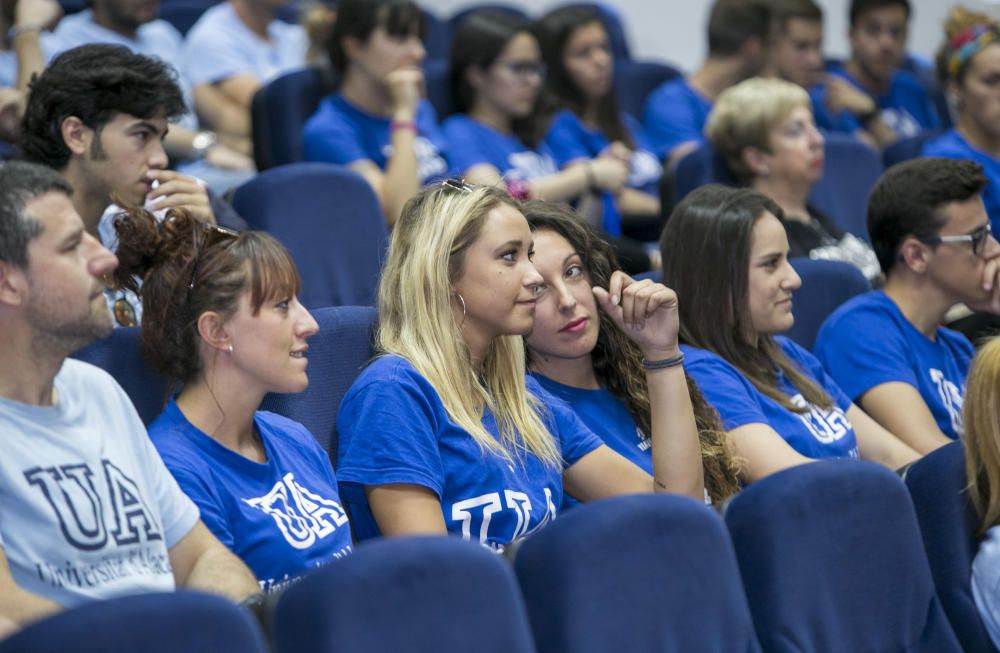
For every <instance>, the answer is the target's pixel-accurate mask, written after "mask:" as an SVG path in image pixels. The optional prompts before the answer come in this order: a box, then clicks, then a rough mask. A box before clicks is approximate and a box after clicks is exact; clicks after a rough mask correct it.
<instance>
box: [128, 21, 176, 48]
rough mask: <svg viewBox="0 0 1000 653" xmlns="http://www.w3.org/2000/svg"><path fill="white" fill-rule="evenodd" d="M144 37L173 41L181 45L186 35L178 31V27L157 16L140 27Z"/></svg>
mask: <svg viewBox="0 0 1000 653" xmlns="http://www.w3.org/2000/svg"><path fill="white" fill-rule="evenodd" d="M139 31H140V33H141V35H142V37H143V38H147V39H156V40H157V41H171V42H173V43H176V44H177V46H178V47H179V46H180V45H181V44H183V42H184V37H183V36H181V33H180V32H178V31H177V28H176V27H174V26H173V25H171V24H170V23H168V22H167V21H165V20H163V19H162V18H157V19H156V20H154V21H150V22H148V23H146V24H145V25H142V26H141V27H140V28H139Z"/></svg>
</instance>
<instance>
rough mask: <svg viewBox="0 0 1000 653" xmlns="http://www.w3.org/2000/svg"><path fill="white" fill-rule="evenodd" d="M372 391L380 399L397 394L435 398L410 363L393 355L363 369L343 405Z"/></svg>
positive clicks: (379, 359)
mask: <svg viewBox="0 0 1000 653" xmlns="http://www.w3.org/2000/svg"><path fill="white" fill-rule="evenodd" d="M373 390H374V391H377V392H378V393H379V395H380V396H382V397H389V396H393V395H399V394H408V395H419V396H426V395H429V394H432V395H434V396H435V397H436V396H437V393H436V391H435V390H434V388H433V386H431V384H430V382H428V381H427V379H425V378H424V376H423V375H422V374H421V373H420V372H418V371H417V368H415V367H414V366H413V364H412V363H411V362H410V361H408V360H406V359H405V358H403V357H402V356H396V355H393V354H387V355H384V356H379V357H378V358H376V359H375V360H373V361H372V362H371V363H370V364H369V365H368V366H367V367H366V368H365V369H363V370H362V371H361V374H359V375H358V378H357V379H355V381H354V383H353V384H352V385H351V387H350V389H349V390H348V391H347V394H346V395H345V396H344V403H345V404H347V403H349V400H350V399H353V398H355V397H357V396H358V395H360V394H364V393H367V392H371V391H373Z"/></svg>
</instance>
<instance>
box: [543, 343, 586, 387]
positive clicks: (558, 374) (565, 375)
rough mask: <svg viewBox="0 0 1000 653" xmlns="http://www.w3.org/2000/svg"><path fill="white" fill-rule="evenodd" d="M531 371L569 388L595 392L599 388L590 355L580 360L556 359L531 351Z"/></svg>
mask: <svg viewBox="0 0 1000 653" xmlns="http://www.w3.org/2000/svg"><path fill="white" fill-rule="evenodd" d="M531 370H532V371H533V372H537V373H539V374H541V375H542V376H544V377H546V378H549V379H552V380H553V381H555V382H556V383H561V384H563V385H568V386H570V387H571V388H582V389H584V390H597V389H599V388H600V387H601V384H600V383H599V382H598V381H597V374H595V373H594V364H593V361H592V359H591V357H590V354H587V355H586V356H582V357H580V358H556V357H554V356H549V357H546V356H543V355H541V354H539V353H537V352H534V351H532V352H531Z"/></svg>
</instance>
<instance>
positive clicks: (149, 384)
mask: <svg viewBox="0 0 1000 653" xmlns="http://www.w3.org/2000/svg"><path fill="white" fill-rule="evenodd" d="M73 358H77V359H79V360H82V361H86V362H87V363H90V364H92V365H96V366H97V367H100V368H101V369H102V370H104V371H105V372H107V373H108V374H110V375H111V376H113V377H114V378H115V380H116V381H118V384H119V385H120V386H121V387H122V389H123V390H125V394H127V395H128V397H129V399H131V400H132V403H133V404H134V405H135V409H136V411H138V413H139V417H140V418H142V421H143V423H144V424H147V425H148V424H149V423H150V422H152V421H153V420H154V419H156V417H157V415H159V414H160V413H161V412H163V407H164V406H165V405H166V400H167V393H168V391H169V388H168V386H167V381H166V379H164V378H163V377H162V376H160V375H159V374H157V373H156V372H155V371H153V370H152V369H151V368H150V367H149V366H147V365H146V362H145V360H143V358H142V353H141V352H140V351H139V327H120V328H117V329H115V330H114V331H112V332H111V335H109V336H107V337H106V338H102V339H100V340H97V341H95V342H93V343H91V344H89V345H87V346H86V347H84V348H83V349H81V350H80V351H78V352H76V353H75V354H73Z"/></svg>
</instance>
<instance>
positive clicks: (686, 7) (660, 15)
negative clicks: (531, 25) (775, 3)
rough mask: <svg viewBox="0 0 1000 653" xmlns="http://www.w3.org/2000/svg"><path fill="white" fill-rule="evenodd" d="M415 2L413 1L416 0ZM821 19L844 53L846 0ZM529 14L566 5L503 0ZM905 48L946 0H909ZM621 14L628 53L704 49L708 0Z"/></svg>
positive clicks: (979, 3) (672, 54)
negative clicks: (907, 31) (907, 40)
mask: <svg viewBox="0 0 1000 653" xmlns="http://www.w3.org/2000/svg"><path fill="white" fill-rule="evenodd" d="M418 1H419V0H418ZM818 2H819V4H820V5H821V6H822V7H823V11H824V17H825V33H826V36H825V38H826V45H825V50H826V52H827V54H828V55H830V56H844V55H845V54H847V51H848V45H847V36H846V33H847V8H848V6H849V4H850V0H818ZM506 3H507V4H513V5H519V6H521V7H524V8H525V10H526V11H528V12H529V13H531V14H532V15H537V14H538V13H540V12H543V11H545V10H547V9H549V8H551V7H555V6H559V5H561V4H566V1H565V0H538V1H537V2H528V1H526V0H506ZM910 3H911V4H912V6H913V16H912V18H911V20H910V51H911V52H914V53H916V54H919V55H923V56H925V57H928V58H931V57H933V55H934V52H935V50H936V49H937V47H938V45H939V43H940V41H941V24H942V21H943V20H944V18H945V16H946V15H947V13H948V9H949V7H951V6H952V3H951V2H948V1H947V0H910ZM421 4H423V5H424V6H426V7H428V8H429V9H431V10H432V11H434V12H435V13H437V14H438V15H439V16H442V17H447V16H448V15H450V14H451V13H453V12H454V11H456V10H457V9H460V8H463V7H466V6H468V5H470V4H476V3H470V2H469V1H468V0H432V1H431V0H428V1H425V2H423V3H421ZM608 4H609V5H611V6H613V7H616V8H617V9H618V10H619V11H620V12H621V13H622V14H623V15H624V17H625V26H626V29H627V30H628V36H629V43H630V44H631V47H632V51H633V56H634V57H638V58H642V59H663V60H666V61H669V62H671V63H673V64H675V65H677V66H679V67H680V68H681V69H683V70H691V69H693V68H694V67H695V66H697V65H698V62H699V61H701V58H702V57H703V56H704V50H705V42H704V41H705V35H704V34H705V21H706V20H707V16H708V8H709V7H710V6H711V4H712V2H711V0H617V1H611V2H608ZM963 4H964V5H965V6H967V7H969V8H972V9H977V10H985V11H987V12H989V13H991V14H992V15H995V16H1000V0H965V2H963Z"/></svg>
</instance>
